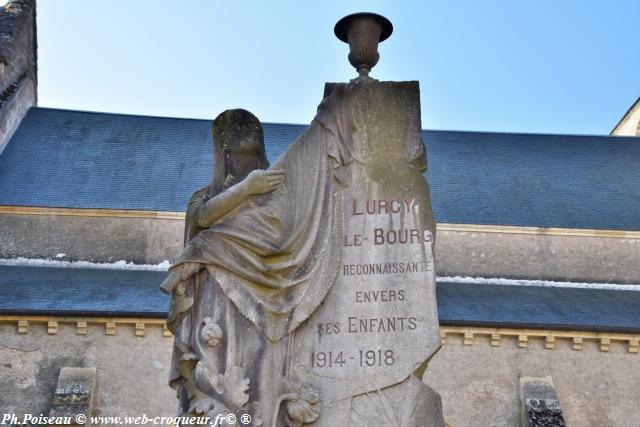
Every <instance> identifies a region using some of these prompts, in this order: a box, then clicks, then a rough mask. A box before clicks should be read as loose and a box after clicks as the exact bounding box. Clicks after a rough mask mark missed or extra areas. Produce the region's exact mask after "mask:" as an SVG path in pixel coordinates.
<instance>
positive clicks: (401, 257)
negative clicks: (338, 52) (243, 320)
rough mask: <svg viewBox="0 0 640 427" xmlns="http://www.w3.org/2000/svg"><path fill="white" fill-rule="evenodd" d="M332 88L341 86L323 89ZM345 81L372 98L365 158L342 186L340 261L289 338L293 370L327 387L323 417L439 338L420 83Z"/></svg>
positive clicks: (424, 353)
mask: <svg viewBox="0 0 640 427" xmlns="http://www.w3.org/2000/svg"><path fill="white" fill-rule="evenodd" d="M333 90H338V91H340V90H345V87H344V86H341V85H328V86H327V89H326V92H327V93H329V94H330V93H331V91H333ZM347 90H353V91H354V92H356V95H355V99H356V100H354V105H366V106H367V107H366V110H365V111H362V115H361V116H360V117H359V119H360V120H359V121H358V122H357V126H358V136H359V137H361V138H362V141H361V145H359V146H357V149H358V150H360V151H359V152H356V151H355V150H354V155H355V156H356V158H358V159H359V161H358V162H354V163H353V164H352V166H351V171H350V174H351V177H350V185H349V186H347V187H346V188H345V189H344V190H343V192H344V194H343V203H344V215H345V221H344V222H345V229H344V232H343V233H341V240H342V243H343V252H342V264H341V268H340V272H339V275H338V279H337V280H336V283H335V284H334V286H333V289H332V290H331V292H330V293H329V295H328V296H327V298H326V300H325V301H324V303H323V305H322V306H321V307H320V308H319V309H318V311H317V312H316V313H315V314H314V315H313V316H312V317H311V318H310V319H309V321H308V322H307V323H306V324H305V325H303V327H301V328H300V329H299V330H297V331H295V333H294V335H295V337H294V338H293V342H294V344H293V346H294V360H293V363H292V367H293V373H294V375H295V376H298V377H300V378H301V379H302V381H303V382H308V383H310V384H313V385H314V386H315V387H318V389H319V390H320V395H321V396H322V399H321V402H322V405H323V409H322V410H321V413H322V414H323V415H322V416H321V418H320V419H319V421H318V423H319V424H318V425H333V424H335V423H340V419H341V415H338V414H337V413H335V414H334V412H333V407H334V405H336V404H337V402H340V401H342V400H343V399H347V401H348V400H350V399H353V398H354V396H357V395H359V394H365V393H372V392H373V393H375V392H376V390H381V389H384V388H386V387H389V386H392V385H394V384H398V383H401V382H403V381H404V380H405V379H407V378H408V376H409V375H410V374H411V373H412V372H414V371H415V370H417V369H418V368H419V367H420V366H421V365H422V364H423V363H424V362H425V361H426V360H428V359H429V357H430V356H431V355H432V354H433V353H434V352H435V351H436V350H437V349H438V348H439V346H440V340H439V330H438V320H437V310H436V304H435V281H434V277H435V275H434V268H433V252H432V247H433V246H432V242H433V237H434V232H435V230H434V221H433V217H432V212H431V205H430V200H429V189H428V185H427V183H426V182H425V181H424V178H423V177H422V174H421V173H420V171H421V169H422V168H423V167H425V166H426V163H425V151H424V145H423V142H422V139H421V134H420V104H419V92H418V85H417V83H416V82H404V83H394V82H360V83H352V84H350V85H349V89H347ZM354 411H355V409H354ZM398 425H404V424H398ZM407 425H409V424H407Z"/></svg>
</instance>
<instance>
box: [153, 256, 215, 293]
mask: <svg viewBox="0 0 640 427" xmlns="http://www.w3.org/2000/svg"><path fill="white" fill-rule="evenodd" d="M203 268H204V265H203V264H199V263H197V262H184V263H182V264H178V265H176V266H173V267H171V269H170V270H169V275H168V276H167V278H166V279H164V282H162V284H161V285H160V289H161V290H162V291H163V292H164V293H167V294H170V293H172V292H173V291H174V290H176V288H178V286H179V285H180V283H182V282H184V281H186V280H188V279H189V278H190V277H191V276H193V275H194V274H196V273H197V272H198V271H200V270H202V269H203Z"/></svg>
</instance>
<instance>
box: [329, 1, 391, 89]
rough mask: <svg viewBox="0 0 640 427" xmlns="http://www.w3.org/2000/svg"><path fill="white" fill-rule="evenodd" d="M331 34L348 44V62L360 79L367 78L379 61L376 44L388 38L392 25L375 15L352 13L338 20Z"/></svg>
mask: <svg viewBox="0 0 640 427" xmlns="http://www.w3.org/2000/svg"><path fill="white" fill-rule="evenodd" d="M333 32H334V33H335V35H336V37H338V38H339V39H340V40H342V41H343V42H345V43H349V62H350V63H351V65H353V66H354V67H355V69H356V70H357V71H358V74H359V75H360V77H367V76H369V72H370V71H371V69H372V68H373V67H374V65H376V64H377V63H378V60H379V59H380V54H379V53H378V43H380V42H382V41H384V40H386V39H388V38H389V36H390V35H391V33H392V32H393V25H391V22H390V21H389V20H388V19H387V18H385V17H384V16H381V15H378V14H375V13H368V12H363V13H354V14H352V15H347V16H345V17H344V18H342V19H341V20H339V21H338V22H337V23H336V26H335V27H334V29H333Z"/></svg>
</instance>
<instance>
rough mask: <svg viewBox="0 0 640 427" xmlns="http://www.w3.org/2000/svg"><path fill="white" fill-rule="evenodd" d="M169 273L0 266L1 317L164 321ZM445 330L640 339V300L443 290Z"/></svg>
mask: <svg viewBox="0 0 640 427" xmlns="http://www.w3.org/2000/svg"><path fill="white" fill-rule="evenodd" d="M165 275H166V273H165V272H157V271H131V270H99V269H79V268H51V267H17V266H0V314H17V315H57V316H114V317H115V316H121V317H129V316H131V317H151V318H153V317H156V318H157V317H166V315H167V309H168V304H169V297H168V296H167V295H165V294H163V293H162V292H160V289H159V284H160V283H161V282H162V280H163V279H164V277H165ZM437 298H438V316H439V319H440V324H441V325H452V326H462V325H464V326H486V327H504V328H534V329H564V330H585V331H603V332H604V331H607V332H627V333H640V311H639V310H638V306H639V305H640V292H639V291H621V290H601V289H583V288H551V287H527V286H505V285H497V284H496V285H492V284H477V283H438V288H437Z"/></svg>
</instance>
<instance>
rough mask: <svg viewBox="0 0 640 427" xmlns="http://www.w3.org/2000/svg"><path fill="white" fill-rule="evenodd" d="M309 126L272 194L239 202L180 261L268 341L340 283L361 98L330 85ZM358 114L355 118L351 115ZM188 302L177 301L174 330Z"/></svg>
mask: <svg viewBox="0 0 640 427" xmlns="http://www.w3.org/2000/svg"><path fill="white" fill-rule="evenodd" d="M333 87H334V88H335V89H334V90H333V91H332V92H331V93H329V94H326V96H325V98H324V99H323V102H322V103H321V104H320V106H319V107H318V114H317V115H316V118H315V119H314V120H313V122H312V123H311V125H310V126H309V128H308V129H307V130H306V131H305V132H304V133H303V134H302V135H301V136H300V138H298V140H296V141H295V142H294V143H293V144H292V145H291V147H289V149H288V150H287V151H286V153H285V154H284V155H283V156H282V157H281V158H280V159H279V160H278V161H277V162H276V163H275V164H274V165H272V167H271V169H276V170H283V171H285V172H286V179H285V181H284V182H283V184H282V185H280V186H279V187H278V188H277V189H276V190H275V191H273V192H271V193H268V194H265V195H261V196H255V197H253V198H251V199H249V200H248V201H246V202H245V203H243V204H241V205H240V206H239V207H238V208H236V209H235V210H234V211H232V212H231V213H229V214H228V215H227V216H226V217H225V218H223V219H222V220H221V221H219V222H218V223H216V224H215V225H214V226H212V227H211V228H209V229H207V230H204V231H202V232H200V233H199V234H198V235H196V236H195V237H194V238H193V239H191V241H189V243H188V244H187V245H186V246H185V249H184V251H183V253H182V255H181V256H180V258H179V259H178V261H177V263H176V264H181V263H200V264H203V265H205V266H206V270H207V272H208V274H209V275H210V276H211V277H212V278H213V279H214V280H215V281H216V282H217V283H218V285H219V286H220V288H221V289H222V291H223V292H224V293H225V294H226V295H227V296H228V297H229V299H230V300H231V301H232V302H233V303H234V305H235V306H236V307H237V308H238V310H239V311H240V312H241V313H242V314H243V315H244V316H246V317H247V318H248V319H249V320H250V321H251V322H253V323H254V324H255V326H256V327H257V328H258V329H259V330H260V331H261V332H262V333H263V334H264V335H265V336H266V337H267V338H269V339H270V340H271V341H278V340H280V339H281V338H282V337H284V336H285V335H287V334H288V333H290V332H291V331H293V330H295V328H296V327H297V326H298V325H299V324H300V323H302V322H303V321H304V320H305V319H307V318H308V317H309V316H310V315H311V314H312V313H313V312H314V311H315V310H316V308H317V307H318V305H319V304H320V303H321V302H322V300H323V299H324V297H325V296H326V295H327V292H328V291H329V290H330V289H331V286H332V285H333V283H334V282H335V280H336V277H337V274H338V269H339V266H340V262H341V244H342V242H341V238H342V235H343V230H342V228H343V221H344V218H343V212H342V202H343V201H342V195H341V191H340V188H341V185H344V184H345V183H347V182H348V178H346V179H345V177H346V176H348V172H347V170H346V169H348V167H347V166H348V165H349V163H350V162H351V161H353V160H359V159H360V157H361V156H360V154H359V153H358V151H360V150H361V149H362V148H361V147H360V150H358V149H357V148H356V147H354V145H356V146H357V145H360V144H355V143H354V138H356V135H357V124H356V122H357V117H358V113H359V111H358V103H357V102H356V101H355V100H354V99H353V98H354V97H353V96H350V93H352V91H351V90H350V88H349V86H348V85H337V87H336V86H333ZM354 118H355V119H354ZM191 304H192V303H188V305H187V306H184V307H179V308H176V307H174V306H172V309H171V312H170V313H169V318H168V324H169V327H170V328H172V329H173V326H174V324H175V322H176V319H177V316H178V315H179V314H180V312H184V311H186V310H188V309H189V306H190V305H191Z"/></svg>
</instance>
